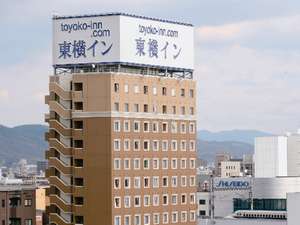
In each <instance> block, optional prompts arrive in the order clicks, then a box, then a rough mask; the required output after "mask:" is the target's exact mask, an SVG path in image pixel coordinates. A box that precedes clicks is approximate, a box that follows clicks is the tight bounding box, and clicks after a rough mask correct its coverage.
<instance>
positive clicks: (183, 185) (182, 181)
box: [181, 176, 186, 187]
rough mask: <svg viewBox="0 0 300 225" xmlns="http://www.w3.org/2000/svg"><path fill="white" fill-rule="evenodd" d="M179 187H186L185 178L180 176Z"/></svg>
mask: <svg viewBox="0 0 300 225" xmlns="http://www.w3.org/2000/svg"><path fill="white" fill-rule="evenodd" d="M181 187H186V176H181Z"/></svg>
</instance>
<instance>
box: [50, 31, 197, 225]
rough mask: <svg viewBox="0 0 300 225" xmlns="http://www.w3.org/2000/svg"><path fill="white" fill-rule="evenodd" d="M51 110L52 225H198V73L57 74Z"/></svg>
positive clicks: (113, 66)
mask: <svg viewBox="0 0 300 225" xmlns="http://www.w3.org/2000/svg"><path fill="white" fill-rule="evenodd" d="M59 28H60V27H59ZM174 46H175V47H176V48H177V46H176V45H174ZM177 50H178V49H177ZM180 51H181V50H180ZM180 51H179V53H180ZM179 53H178V54H179ZM177 56H178V55H177ZM177 56H176V57H177ZM46 103H47V104H48V105H49V111H50V112H49V114H47V115H46V121H47V122H48V123H49V132H48V133H47V134H46V139H47V140H48V142H49V150H47V151H46V158H47V159H48V162H49V169H48V170H47V171H46V176H47V177H48V179H49V182H50V189H49V193H47V194H48V195H49V197H50V206H49V207H48V208H47V213H48V214H49V220H50V224H51V225H54V224H56V225H71V224H76V225H78V224H84V225H154V224H178V225H195V224H196V210H197V205H196V178H195V176H196V158H197V157H196V83H195V81H194V80H193V72H192V71H191V70H190V71H186V70H178V69H177V70H175V69H171V68H168V69H167V68H162V67H155V66H149V67H147V66H145V65H129V64H122V63H110V64H107V63H105V64H100V63H99V64H84V65H83V64H81V65H79V64H78V65H76V66H73V65H67V66H64V68H63V69H62V68H58V67H56V68H55V72H54V75H53V76H50V83H49V95H48V96H46Z"/></svg>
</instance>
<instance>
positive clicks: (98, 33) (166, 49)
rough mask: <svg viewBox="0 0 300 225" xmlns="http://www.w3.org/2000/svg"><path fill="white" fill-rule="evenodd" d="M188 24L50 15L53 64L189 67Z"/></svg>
mask: <svg viewBox="0 0 300 225" xmlns="http://www.w3.org/2000/svg"><path fill="white" fill-rule="evenodd" d="M193 51H194V33H193V27H192V26H191V25H189V24H183V23H176V22H170V21H162V20H156V19H149V18H144V17H137V16H130V15H125V14H106V15H90V16H79V17H54V18H53V64H54V65H55V66H60V65H71V64H86V63H88V64H90V63H95V64H99V63H100V64H105V63H127V64H133V65H144V66H159V67H165V68H180V69H187V70H192V69H193V64H194V54H193Z"/></svg>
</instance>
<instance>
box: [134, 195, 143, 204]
mask: <svg viewBox="0 0 300 225" xmlns="http://www.w3.org/2000/svg"><path fill="white" fill-rule="evenodd" d="M140 206H141V196H134V207H140Z"/></svg>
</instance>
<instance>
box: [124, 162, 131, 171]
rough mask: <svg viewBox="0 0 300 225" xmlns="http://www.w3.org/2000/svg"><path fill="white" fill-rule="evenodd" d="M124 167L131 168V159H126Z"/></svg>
mask: <svg viewBox="0 0 300 225" xmlns="http://www.w3.org/2000/svg"><path fill="white" fill-rule="evenodd" d="M124 169H125V170H130V159H124Z"/></svg>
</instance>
